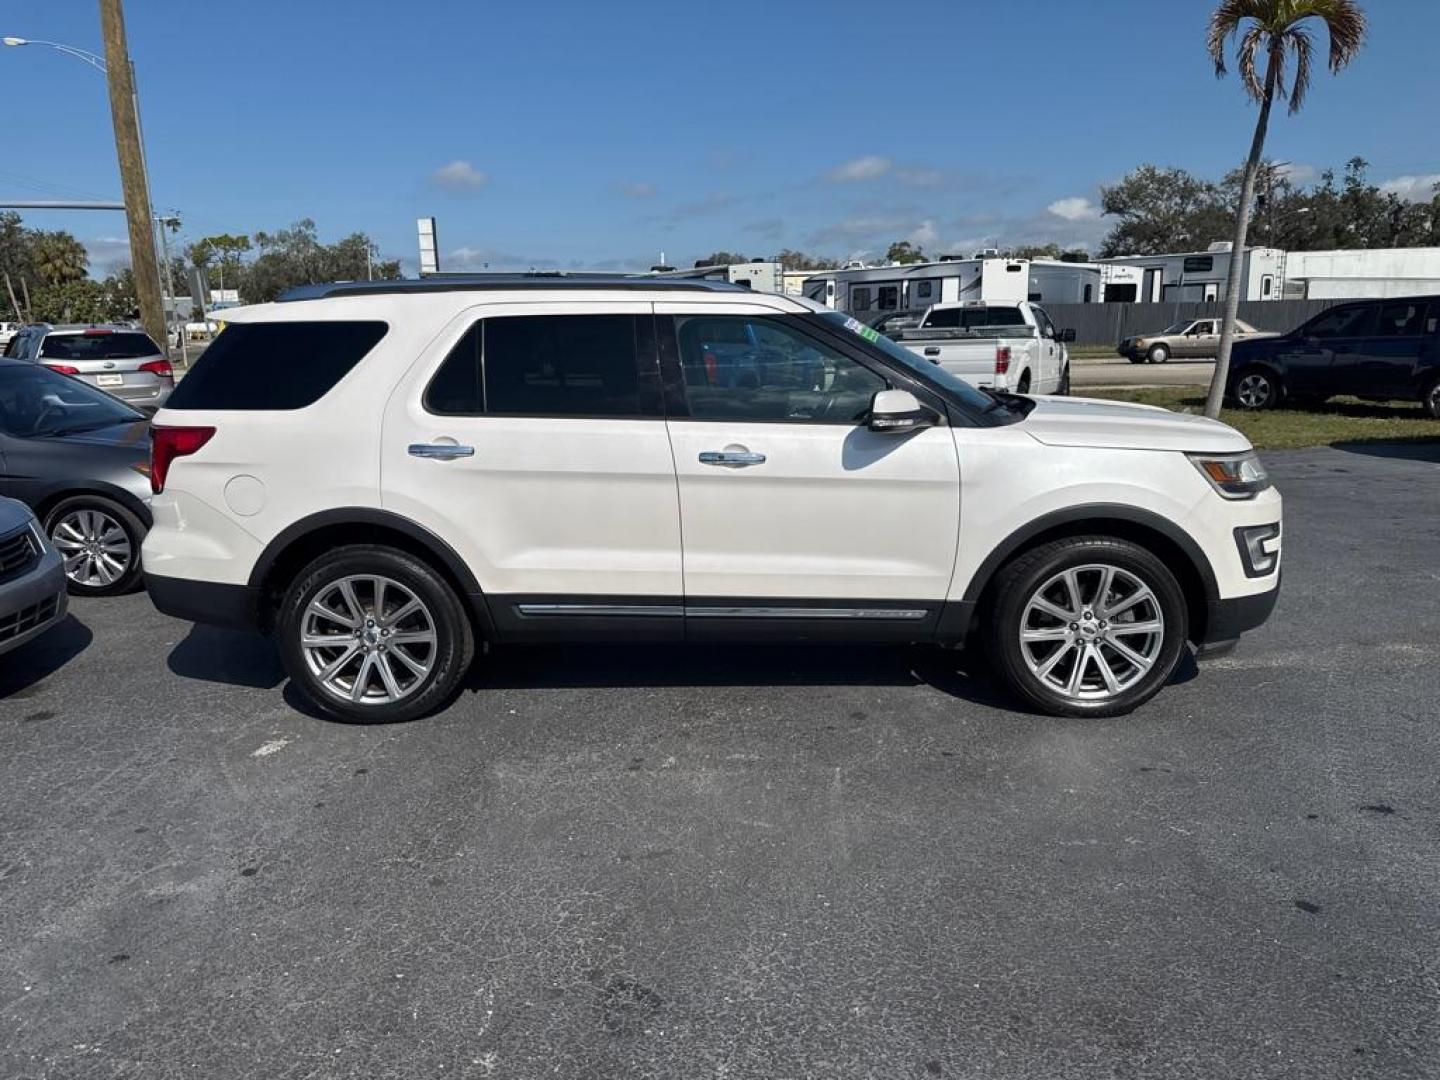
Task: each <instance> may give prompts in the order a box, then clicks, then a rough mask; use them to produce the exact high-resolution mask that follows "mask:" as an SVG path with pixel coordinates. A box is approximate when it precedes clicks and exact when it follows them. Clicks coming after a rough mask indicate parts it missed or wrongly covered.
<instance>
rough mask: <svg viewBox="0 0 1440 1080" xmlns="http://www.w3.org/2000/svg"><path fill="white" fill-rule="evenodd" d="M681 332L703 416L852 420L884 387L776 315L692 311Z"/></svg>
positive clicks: (690, 387)
mask: <svg viewBox="0 0 1440 1080" xmlns="http://www.w3.org/2000/svg"><path fill="white" fill-rule="evenodd" d="M870 332H871V333H874V331H870ZM676 333H677V335H678V337H679V341H680V364H681V368H682V369H683V371H684V374H685V395H686V397H687V399H688V400H689V403H690V414H691V415H692V416H693V417H695V418H696V419H697V420H749V421H752V422H759V423H765V422H772V423H773V422H785V421H789V422H805V421H808V422H811V423H822V424H854V423H857V422H858V421H859V420H861V419H862V418H863V417H864V416H865V415H866V414H867V413H868V412H869V411H870V399H871V398H873V397H874V396H875V393H876V392H877V391H879V390H884V389H885V387H886V383H885V380H884V378H882V377H881V376H879V375H877V374H876V373H875V372H873V371H871V370H870V369H869V368H867V367H865V366H864V365H863V364H860V363H858V362H856V361H855V360H852V359H850V357H848V356H846V355H845V354H843V353H841V352H838V351H837V350H835V349H832V348H831V347H830V346H828V345H826V344H824V343H823V342H820V341H818V340H816V339H815V338H812V337H810V336H809V335H808V334H806V333H804V332H803V330H801V329H800V328H799V327H796V326H787V325H785V324H783V323H781V322H779V321H777V320H773V319H762V318H752V317H750V316H746V315H692V316H686V317H683V318H680V319H677V325H676ZM877 336H878V335H877Z"/></svg>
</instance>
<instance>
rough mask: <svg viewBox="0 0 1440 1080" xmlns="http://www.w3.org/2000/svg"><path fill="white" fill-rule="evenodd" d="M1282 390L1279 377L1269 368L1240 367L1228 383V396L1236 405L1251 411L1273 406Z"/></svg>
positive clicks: (1281, 395) (1278, 400)
mask: <svg viewBox="0 0 1440 1080" xmlns="http://www.w3.org/2000/svg"><path fill="white" fill-rule="evenodd" d="M1284 392H1285V391H1284V387H1283V385H1282V384H1281V382H1280V379H1279V378H1278V377H1277V376H1276V374H1275V373H1274V372H1273V371H1271V370H1270V369H1269V368H1263V367H1247V368H1242V369H1241V370H1240V371H1238V372H1237V373H1236V374H1235V377H1234V379H1233V380H1232V381H1231V383H1230V396H1231V399H1232V400H1233V401H1234V402H1235V405H1236V407H1238V408H1241V409H1247V410H1249V411H1251V412H1259V411H1260V410H1261V409H1273V408H1275V407H1276V406H1277V405H1279V404H1280V399H1281V398H1282V397H1283V396H1284Z"/></svg>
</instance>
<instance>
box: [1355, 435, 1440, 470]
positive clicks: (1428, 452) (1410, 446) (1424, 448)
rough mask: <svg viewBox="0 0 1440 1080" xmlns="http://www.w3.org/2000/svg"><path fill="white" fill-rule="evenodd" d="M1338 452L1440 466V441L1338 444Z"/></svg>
mask: <svg viewBox="0 0 1440 1080" xmlns="http://www.w3.org/2000/svg"><path fill="white" fill-rule="evenodd" d="M1332 445H1333V446H1334V447H1335V449H1336V450H1344V451H1345V452H1346V453H1347V454H1364V455H1366V456H1367V457H1379V458H1391V459H1392V460H1406V461H1428V462H1431V463H1433V464H1436V465H1440V439H1414V440H1407V441H1404V442H1337V443H1333V444H1332Z"/></svg>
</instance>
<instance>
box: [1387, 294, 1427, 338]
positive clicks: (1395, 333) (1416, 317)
mask: <svg viewBox="0 0 1440 1080" xmlns="http://www.w3.org/2000/svg"><path fill="white" fill-rule="evenodd" d="M1424 325H1425V305H1424V304H1417V303H1415V301H1413V300H1398V301H1396V302H1395V303H1392V304H1386V305H1385V306H1384V307H1382V308H1381V309H1380V319H1379V322H1377V323H1376V325H1375V336H1376V337H1416V336H1418V335H1419V334H1420V333H1421V332H1422V328H1423V327H1424Z"/></svg>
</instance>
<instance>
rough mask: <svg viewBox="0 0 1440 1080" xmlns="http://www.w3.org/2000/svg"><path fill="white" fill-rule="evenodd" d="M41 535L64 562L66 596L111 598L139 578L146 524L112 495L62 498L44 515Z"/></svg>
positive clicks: (131, 586)
mask: <svg viewBox="0 0 1440 1080" xmlns="http://www.w3.org/2000/svg"><path fill="white" fill-rule="evenodd" d="M45 534H46V535H47V536H49V537H50V542H51V543H52V544H54V545H55V549H56V550H57V551H59V552H60V554H61V556H62V557H63V558H64V560H65V578H66V585H65V587H66V589H67V591H68V592H69V593H70V595H71V596H114V595H116V594H118V593H124V592H129V591H130V590H131V589H133V588H135V586H136V584H137V583H138V582H139V580H140V541H142V540H144V539H145V526H144V524H143V523H142V522H141V521H140V519H139V518H137V517H136V516H135V515H134V514H132V513H131V512H130V511H129V510H126V509H125V507H123V506H121V505H120V504H119V503H117V502H115V501H113V500H111V499H106V498H104V497H102V496H99V495H77V496H75V497H73V498H69V499H63V500H61V501H60V502H58V503H56V504H55V506H53V507H52V508H51V510H50V512H49V513H48V514H46V515H45Z"/></svg>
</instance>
